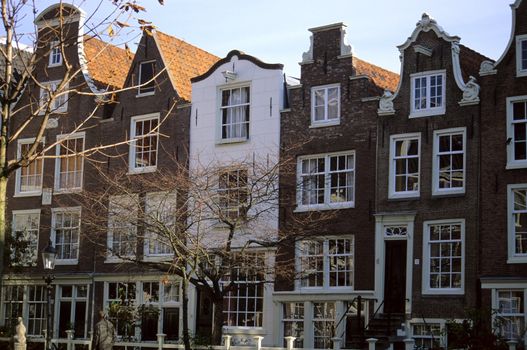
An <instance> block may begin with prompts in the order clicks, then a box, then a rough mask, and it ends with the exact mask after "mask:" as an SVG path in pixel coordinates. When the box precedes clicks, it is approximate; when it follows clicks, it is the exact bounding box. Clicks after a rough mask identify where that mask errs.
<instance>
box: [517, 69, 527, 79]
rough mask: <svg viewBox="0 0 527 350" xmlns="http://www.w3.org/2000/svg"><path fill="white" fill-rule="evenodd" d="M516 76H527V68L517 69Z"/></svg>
mask: <svg viewBox="0 0 527 350" xmlns="http://www.w3.org/2000/svg"><path fill="white" fill-rule="evenodd" d="M516 77H517V78H521V77H527V69H516Z"/></svg>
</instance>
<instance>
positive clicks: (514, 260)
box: [507, 183, 527, 264]
mask: <svg viewBox="0 0 527 350" xmlns="http://www.w3.org/2000/svg"><path fill="white" fill-rule="evenodd" d="M515 189H525V190H527V183H521V184H509V185H507V243H508V245H507V246H508V249H507V252H508V254H507V256H508V259H507V264H525V263H527V254H516V249H515V248H516V239H515V238H516V237H515V236H514V232H515V230H514V227H515V223H514V216H513V214H512V209H513V208H514V196H513V194H512V191H513V190H515ZM526 215H527V214H526Z"/></svg>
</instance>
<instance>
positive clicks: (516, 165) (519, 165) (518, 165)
mask: <svg viewBox="0 0 527 350" xmlns="http://www.w3.org/2000/svg"><path fill="white" fill-rule="evenodd" d="M525 168H527V161H513V162H507V165H506V166H505V169H506V170H514V169H525Z"/></svg>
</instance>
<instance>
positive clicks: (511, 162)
mask: <svg viewBox="0 0 527 350" xmlns="http://www.w3.org/2000/svg"><path fill="white" fill-rule="evenodd" d="M525 167H527V96H516V97H509V98H507V169H514V168H525Z"/></svg>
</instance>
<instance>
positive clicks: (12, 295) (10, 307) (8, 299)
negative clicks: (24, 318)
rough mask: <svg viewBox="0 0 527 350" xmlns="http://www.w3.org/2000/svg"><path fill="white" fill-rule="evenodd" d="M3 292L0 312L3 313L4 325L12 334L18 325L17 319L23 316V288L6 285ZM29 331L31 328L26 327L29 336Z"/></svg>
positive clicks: (21, 286)
mask: <svg viewBox="0 0 527 350" xmlns="http://www.w3.org/2000/svg"><path fill="white" fill-rule="evenodd" d="M3 292H4V295H3V298H2V303H3V305H2V306H3V307H2V310H3V312H4V314H3V318H4V325H5V326H7V327H8V329H9V330H10V331H11V332H12V333H13V334H14V332H15V327H16V325H17V324H18V320H17V318H18V317H20V316H21V315H24V313H23V311H24V286H23V285H7V286H4V288H3ZM30 331H31V327H27V332H28V334H30V333H29V332H30ZM38 335H40V334H38Z"/></svg>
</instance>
